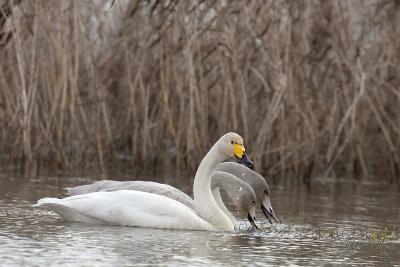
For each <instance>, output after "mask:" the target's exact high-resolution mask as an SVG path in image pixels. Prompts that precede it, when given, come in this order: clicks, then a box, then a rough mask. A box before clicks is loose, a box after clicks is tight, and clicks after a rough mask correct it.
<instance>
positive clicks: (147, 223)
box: [36, 190, 215, 230]
mask: <svg viewBox="0 0 400 267" xmlns="http://www.w3.org/2000/svg"><path fill="white" fill-rule="evenodd" d="M36 206H38V207H42V208H46V209H49V210H51V211H54V212H55V213H57V214H58V215H59V216H60V217H62V218H63V219H65V220H68V221H77V222H84V223H91V224H93V223H100V224H101V223H106V224H114V225H124V226H139V227H153V228H167V229H192V230H215V229H213V227H212V225H210V224H209V223H208V222H206V221H205V220H203V219H202V218H200V217H199V216H198V215H197V214H196V213H195V212H194V211H193V210H192V209H190V208H188V207H187V206H185V205H183V204H181V203H179V202H177V201H175V200H173V199H170V198H168V197H165V196H161V195H156V194H151V193H147V192H140V191H133V190H119V191H113V192H95V193H88V194H84V195H77V196H71V197H67V198H64V199H57V198H44V199H40V200H39V201H38V203H37V205H36Z"/></svg>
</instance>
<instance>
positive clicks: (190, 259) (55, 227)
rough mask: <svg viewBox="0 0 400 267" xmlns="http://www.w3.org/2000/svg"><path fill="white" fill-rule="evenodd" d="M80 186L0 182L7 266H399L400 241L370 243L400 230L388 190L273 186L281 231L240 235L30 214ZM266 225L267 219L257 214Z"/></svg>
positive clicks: (0, 240) (395, 199)
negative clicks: (380, 233)
mask: <svg viewBox="0 0 400 267" xmlns="http://www.w3.org/2000/svg"><path fill="white" fill-rule="evenodd" d="M87 182H89V181H88V180H84V179H83V180H82V179H71V178H70V179H55V178H48V179H47V178H41V179H40V180H34V181H29V180H21V179H17V178H12V177H0V257H1V258H2V265H5V266H7V265H9V266H15V265H61V266H65V265H73V266H76V265H90V266H93V265H96V266H110V265H116V266H131V265H138V264H143V265H171V266H176V265H190V266H200V265H202V266H204V265H207V266H208V265H213V266H226V265H249V264H251V265H255V266H264V265H266V264H280V265H289V264H290V265H306V266H310V265H315V266H320V265H323V264H332V263H333V264H335V263H336V264H361V263H363V264H367V265H373V264H374V265H382V264H398V262H400V255H399V254H398V251H399V249H400V242H399V241H398V239H393V240H386V241H385V242H383V243H380V242H370V238H369V236H368V234H369V233H371V231H372V230H373V229H378V228H379V229H383V228H384V227H386V228H388V231H390V232H392V231H397V232H398V230H399V228H398V227H399V222H400V215H399V210H398V206H397V205H398V203H400V202H399V200H400V197H399V193H398V192H397V191H395V190H394V189H391V187H390V186H385V185H380V184H373V183H372V184H371V183H365V184H361V185H357V184H354V183H350V182H346V181H342V182H337V181H325V182H324V183H322V182H318V183H315V184H312V186H311V187H310V188H309V189H307V188H305V187H302V186H291V187H280V186H275V187H273V195H272V201H273V205H274V208H275V210H276V212H277V214H278V215H279V216H280V217H281V218H282V220H283V224H281V225H275V226H270V225H269V224H265V225H264V230H263V231H249V230H247V227H243V230H241V231H239V232H235V233H212V232H201V231H177V230H158V229H144V228H135V227H114V226H94V225H85V224H78V223H67V222H63V221H61V220H60V219H59V218H58V217H57V215H55V214H53V213H51V212H47V211H42V210H37V209H34V208H32V205H33V204H34V203H35V202H36V200H37V199H39V198H41V197H43V196H61V195H62V188H63V187H66V186H70V185H77V184H82V183H87ZM258 218H262V214H261V213H260V214H258Z"/></svg>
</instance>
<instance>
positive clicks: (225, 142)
mask: <svg viewBox="0 0 400 267" xmlns="http://www.w3.org/2000/svg"><path fill="white" fill-rule="evenodd" d="M218 149H219V151H220V152H221V153H222V154H223V155H225V156H226V158H227V159H229V158H237V159H239V160H240V162H241V163H242V164H244V165H246V166H248V167H252V166H253V162H252V161H251V160H250V159H249V158H248V157H247V155H246V153H245V151H246V149H245V148H244V145H243V138H242V137H241V136H240V135H238V134H237V133H227V134H225V135H223V136H222V137H221V138H220V140H219V144H218Z"/></svg>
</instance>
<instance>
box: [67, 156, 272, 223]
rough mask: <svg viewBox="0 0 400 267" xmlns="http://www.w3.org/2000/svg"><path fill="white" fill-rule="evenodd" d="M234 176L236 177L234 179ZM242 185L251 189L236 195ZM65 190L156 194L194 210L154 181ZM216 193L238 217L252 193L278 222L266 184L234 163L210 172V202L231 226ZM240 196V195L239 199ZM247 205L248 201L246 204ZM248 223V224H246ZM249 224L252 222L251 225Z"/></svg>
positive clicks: (187, 201) (173, 191)
mask: <svg viewBox="0 0 400 267" xmlns="http://www.w3.org/2000/svg"><path fill="white" fill-rule="evenodd" d="M217 171H219V172H218V173H219V175H216V173H217ZM221 172H223V173H230V174H232V175H234V176H235V178H231V177H229V176H226V175H223V174H222V173H221ZM236 177H237V178H236ZM242 181H244V182H245V183H247V184H249V185H250V186H251V188H250V189H249V188H248V187H247V186H244V187H242V190H243V191H241V192H237V191H236V190H235V188H236V189H238V188H240V186H241V185H242V184H243V182H242ZM65 190H66V191H67V192H68V194H70V195H80V194H85V193H90V192H100V191H116V190H137V191H143V192H149V193H154V194H158V195H163V196H166V197H169V198H172V199H175V200H176V201H179V202H181V203H182V204H184V205H186V206H188V207H189V208H191V209H194V201H193V199H192V198H191V197H190V196H189V195H187V194H186V193H184V192H182V191H181V190H178V189H176V188H175V187H172V186H170V185H167V184H161V183H157V182H150V181H124V182H120V181H112V180H103V181H98V182H94V183H92V184H87V185H81V186H76V187H67V188H65ZM219 190H223V191H225V193H226V194H227V195H228V197H229V198H230V199H231V200H233V201H232V202H233V204H234V205H235V206H236V208H237V209H238V211H239V214H240V215H241V216H242V215H243V214H244V212H245V211H246V209H242V208H241V207H242V206H241V205H240V204H239V203H241V202H243V203H246V201H245V199H246V195H247V196H250V195H251V192H249V191H253V190H254V192H255V194H256V202H257V204H259V205H260V207H261V210H262V211H263V213H264V215H265V217H267V219H268V220H269V222H270V223H272V222H271V220H275V222H278V218H277V217H276V215H275V212H274V210H273V208H272V205H271V200H270V189H269V186H268V183H267V182H266V180H265V178H264V177H263V176H261V175H260V174H258V173H257V172H255V171H252V170H250V169H249V168H247V167H245V166H243V165H242V164H239V163H236V162H222V163H220V164H218V165H217V168H216V169H215V171H214V172H213V175H212V178H211V191H212V192H213V196H214V199H215V200H216V201H217V204H218V206H219V207H220V208H221V209H222V210H224V211H225V213H227V215H228V216H229V217H230V218H231V221H232V222H233V223H236V220H235V218H234V217H233V215H232V214H231V212H230V211H229V210H227V209H226V207H225V205H224V203H223V201H222V200H221V196H220V195H219ZM241 194H243V196H241ZM238 197H239V198H240V199H241V201H240V202H237V201H234V200H235V199H237V198H238ZM247 202H249V201H247ZM250 222H251V221H250ZM252 224H253V223H252Z"/></svg>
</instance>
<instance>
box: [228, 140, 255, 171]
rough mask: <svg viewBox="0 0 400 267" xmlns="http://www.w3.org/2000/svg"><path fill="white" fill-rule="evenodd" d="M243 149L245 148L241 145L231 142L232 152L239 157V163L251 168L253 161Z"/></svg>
mask: <svg viewBox="0 0 400 267" xmlns="http://www.w3.org/2000/svg"><path fill="white" fill-rule="evenodd" d="M245 151H246V150H245V148H244V146H243V145H239V144H233V153H234V154H235V157H236V158H238V159H240V163H241V164H243V165H245V166H247V167H249V168H252V167H253V162H252V161H251V160H250V159H249V158H248V157H247V155H246V153H245Z"/></svg>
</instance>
